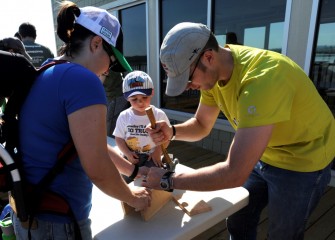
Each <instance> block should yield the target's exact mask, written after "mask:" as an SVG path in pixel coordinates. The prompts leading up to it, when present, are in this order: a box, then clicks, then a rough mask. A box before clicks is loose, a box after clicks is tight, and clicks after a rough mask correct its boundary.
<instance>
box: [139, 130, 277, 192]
mask: <svg viewBox="0 0 335 240" xmlns="http://www.w3.org/2000/svg"><path fill="white" fill-rule="evenodd" d="M272 129H273V125H267V126H260V127H252V128H243V129H238V130H237V131H236V134H235V137H234V140H233V142H232V144H231V146H230V149H229V153H228V156H227V159H226V161H224V162H220V163H217V164H215V165H212V166H208V167H204V168H201V169H198V170H193V171H190V172H184V173H175V175H174V176H173V188H176V189H184V190H194V191H213V190H219V189H225V188H233V187H238V186H241V185H243V183H244V182H245V181H246V180H247V178H248V176H249V175H250V173H251V171H252V169H253V167H254V166H255V164H256V163H257V161H258V160H259V159H260V158H261V156H262V154H263V153H264V151H265V148H266V146H267V144H268V143H269V140H270V138H271V134H272ZM164 172H165V171H164V170H161V169H155V168H151V169H150V170H149V173H148V176H147V178H146V181H147V182H144V183H143V184H142V185H143V186H146V187H151V188H156V189H160V185H159V182H160V179H161V177H162V175H163V174H164Z"/></svg>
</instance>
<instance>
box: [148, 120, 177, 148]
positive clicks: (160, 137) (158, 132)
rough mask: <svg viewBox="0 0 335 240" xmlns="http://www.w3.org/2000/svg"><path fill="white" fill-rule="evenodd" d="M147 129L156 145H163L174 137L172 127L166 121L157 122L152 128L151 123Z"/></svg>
mask: <svg viewBox="0 0 335 240" xmlns="http://www.w3.org/2000/svg"><path fill="white" fill-rule="evenodd" d="M145 131H147V132H148V133H149V135H150V137H151V138H152V141H153V142H154V143H155V144H156V145H161V144H163V143H165V142H167V141H169V140H170V139H171V138H172V134H173V131H172V127H171V126H169V125H168V124H167V122H165V121H163V120H162V121H158V122H156V126H155V128H152V127H151V125H150V124H149V125H148V126H147V127H146V129H145Z"/></svg>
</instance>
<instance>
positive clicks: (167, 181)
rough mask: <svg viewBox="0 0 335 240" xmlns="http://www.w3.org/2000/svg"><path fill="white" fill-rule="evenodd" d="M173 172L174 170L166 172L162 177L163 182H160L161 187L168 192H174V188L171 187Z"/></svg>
mask: <svg viewBox="0 0 335 240" xmlns="http://www.w3.org/2000/svg"><path fill="white" fill-rule="evenodd" d="M173 173H174V172H166V173H165V174H164V175H163V176H162V179H161V182H160V185H161V188H162V189H164V190H165V191H167V192H172V191H173V189H172V188H171V187H172V184H171V175H172V174H173Z"/></svg>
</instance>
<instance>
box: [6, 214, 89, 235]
mask: <svg viewBox="0 0 335 240" xmlns="http://www.w3.org/2000/svg"><path fill="white" fill-rule="evenodd" d="M12 222H13V226H14V231H15V235H16V239H17V240H26V239H28V230H27V229H26V228H24V227H22V225H21V222H20V221H19V219H18V218H17V217H16V216H15V214H12ZM78 224H79V229H80V233H81V236H82V239H83V240H92V232H91V220H90V219H85V220H82V221H80V222H78ZM30 232H31V239H32V240H41V239H43V240H64V239H67V240H74V239H75V236H74V224H73V223H57V222H47V221H42V220H39V219H37V228H36V229H32V230H30Z"/></svg>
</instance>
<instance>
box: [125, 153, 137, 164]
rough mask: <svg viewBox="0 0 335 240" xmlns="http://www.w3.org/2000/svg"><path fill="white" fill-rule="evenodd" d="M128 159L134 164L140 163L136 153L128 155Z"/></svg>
mask: <svg viewBox="0 0 335 240" xmlns="http://www.w3.org/2000/svg"><path fill="white" fill-rule="evenodd" d="M126 157H127V159H128V161H129V162H131V163H132V164H137V163H138V156H137V154H136V153H134V152H129V153H128V154H126Z"/></svg>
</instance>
